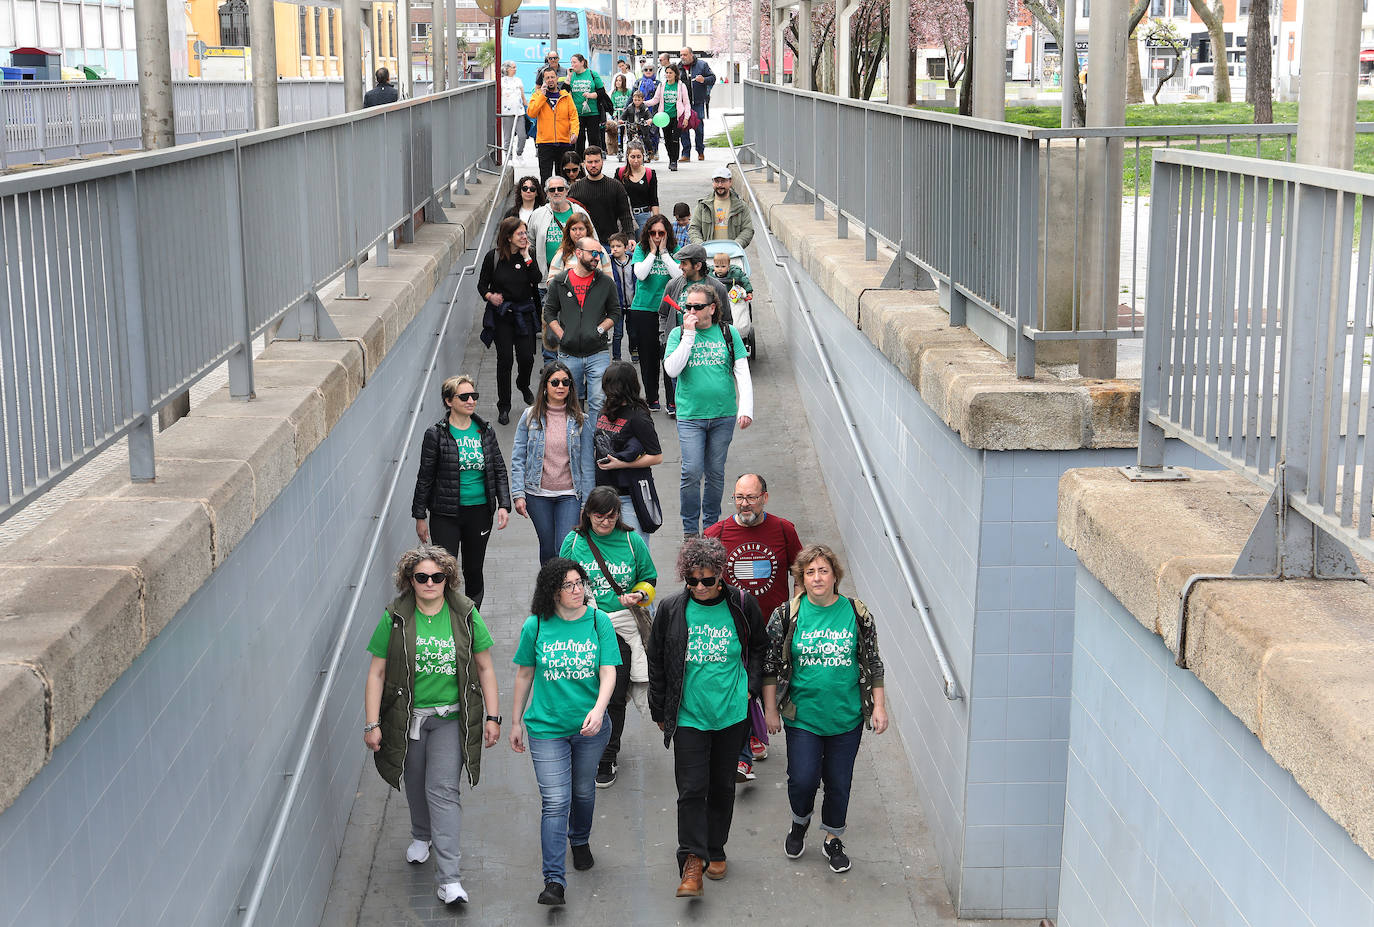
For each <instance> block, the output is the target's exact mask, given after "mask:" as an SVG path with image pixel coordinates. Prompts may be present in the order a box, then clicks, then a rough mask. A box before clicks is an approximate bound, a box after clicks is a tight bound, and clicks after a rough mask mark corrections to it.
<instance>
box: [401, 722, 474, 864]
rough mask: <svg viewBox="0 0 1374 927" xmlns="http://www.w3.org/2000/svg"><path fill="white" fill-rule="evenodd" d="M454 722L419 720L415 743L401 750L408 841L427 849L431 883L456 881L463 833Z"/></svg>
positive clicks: (459, 754)
mask: <svg viewBox="0 0 1374 927" xmlns="http://www.w3.org/2000/svg"><path fill="white" fill-rule="evenodd" d="M462 730H463V726H462V724H460V723H459V722H458V719H457V718H448V719H443V718H435V717H429V718H426V719H425V722H424V724H422V725H421V726H420V739H419V740H412V741H410V743H409V744H408V745H407V749H406V765H405V785H406V804H407V805H409V806H410V836H411V837H412V838H413V839H415V840H428V841H430V842H431V843H432V844H433V853H434V881H435V882H436V883H437V884H439V885H446V884H448V883H449V882H457V881H458V859H459V857H460V856H461V854H460V853H459V851H458V837H459V835H460V834H461V832H462V830H463V801H462V798H461V797H460V796H459V794H458V778H459V776H460V775H461V773H462V768H463V757H462V747H461V746H460V735H461V733H462Z"/></svg>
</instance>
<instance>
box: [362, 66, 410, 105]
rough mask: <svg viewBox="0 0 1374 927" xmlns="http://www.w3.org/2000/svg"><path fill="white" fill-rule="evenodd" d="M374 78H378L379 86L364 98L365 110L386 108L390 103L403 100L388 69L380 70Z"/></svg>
mask: <svg viewBox="0 0 1374 927" xmlns="http://www.w3.org/2000/svg"><path fill="white" fill-rule="evenodd" d="M372 76H373V77H374V78H376V80H377V86H375V87H373V88H372V89H371V90H369V91H368V92H367V93H366V94H365V95H364V96H363V109H368V108H370V107H373V106H385V105H386V104H388V103H395V102H396V101H397V100H399V99H400V98H401V94H400V92H399V91H397V89H396V88H395V86H393V85H392V83H391V72H390V71H388V70H387V69H386V68H378V69H377V72H376V73H375V74H373V75H372Z"/></svg>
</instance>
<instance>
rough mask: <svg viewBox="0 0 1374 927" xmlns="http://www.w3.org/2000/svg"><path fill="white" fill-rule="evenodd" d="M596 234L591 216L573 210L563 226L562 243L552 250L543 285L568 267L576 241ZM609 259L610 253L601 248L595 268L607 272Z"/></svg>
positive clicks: (573, 254)
mask: <svg viewBox="0 0 1374 927" xmlns="http://www.w3.org/2000/svg"><path fill="white" fill-rule="evenodd" d="M588 236H592V237H595V236H596V230H595V229H593V228H592V220H591V218H590V217H589V216H588V215H587V214H586V213H584V212H580V211H579V212H575V213H573V215H572V218H570V219H569V220H568V221H567V223H565V224H564V226H563V244H561V245H559V246H558V250H557V251H556V252H554V255H553V260H551V261H549V272H548V273H547V274H545V275H544V285H545V286H548V284H550V283H551V282H553V278H554V277H556V276H558V275H559V274H560V273H562V272H563V271H565V270H567V269H568V266H569V265H570V264H571V263H572V261H573V258H574V256H575V255H576V254H577V243H578V242H579V241H581V240H582V239H584V238H586V237H588ZM609 261H610V254H609V253H608V252H607V251H606V250H605V249H604V248H603V249H602V253H601V263H600V264H599V265H598V266H597V270H598V271H599V272H600V273H603V274H609V273H610V268H609V267H607V264H608V263H609Z"/></svg>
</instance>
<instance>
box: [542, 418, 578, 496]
mask: <svg viewBox="0 0 1374 927" xmlns="http://www.w3.org/2000/svg"><path fill="white" fill-rule="evenodd" d="M539 488H540V489H542V490H544V491H545V492H564V491H571V490H572V488H573V478H572V461H571V460H570V459H569V457H568V410H567V409H566V408H563V409H555V408H553V407H552V406H545V407H544V465H543V471H542V473H541V475H540V477H539Z"/></svg>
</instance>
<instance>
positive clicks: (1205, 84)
mask: <svg viewBox="0 0 1374 927" xmlns="http://www.w3.org/2000/svg"><path fill="white" fill-rule="evenodd" d="M1226 70H1227V73H1229V74H1230V76H1231V99H1232V101H1235V100H1244V99H1245V65H1243V64H1236V63H1235V62H1234V61H1233V62H1231V63H1230V64H1229V65H1227V66H1226ZM1215 79H1216V70H1215V63H1214V62H1211V61H1207V62H1204V63H1202V64H1195V65H1193V70H1192V73H1191V74H1189V75H1188V93H1189V94H1190V95H1192V96H1198V97H1202V98H1203V99H1204V100H1210V99H1212V98H1213V97H1214V96H1215V95H1216V94H1215V91H1214V89H1213V88H1214V87H1215V86H1216V85H1215Z"/></svg>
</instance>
